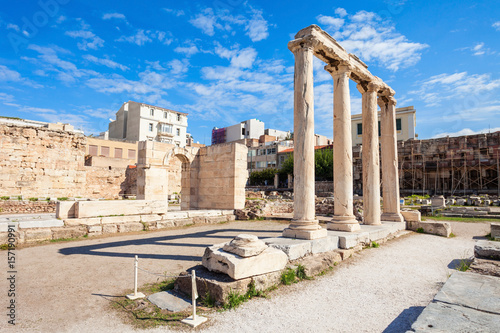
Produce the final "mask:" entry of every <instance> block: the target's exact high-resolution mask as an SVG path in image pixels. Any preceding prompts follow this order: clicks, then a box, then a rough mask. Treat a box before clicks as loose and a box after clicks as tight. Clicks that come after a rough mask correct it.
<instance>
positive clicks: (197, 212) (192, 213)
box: [187, 210, 222, 217]
mask: <svg viewBox="0 0 500 333" xmlns="http://www.w3.org/2000/svg"><path fill="white" fill-rule="evenodd" d="M187 213H188V217H197V216H203V217H207V216H220V215H222V211H221V210H191V211H189V212H187Z"/></svg>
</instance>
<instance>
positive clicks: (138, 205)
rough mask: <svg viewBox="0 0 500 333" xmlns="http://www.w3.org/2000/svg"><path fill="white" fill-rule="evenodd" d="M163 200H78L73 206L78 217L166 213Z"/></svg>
mask: <svg viewBox="0 0 500 333" xmlns="http://www.w3.org/2000/svg"><path fill="white" fill-rule="evenodd" d="M166 212H167V205H166V202H165V201H148V200H106V201H78V202H77V204H76V206H75V215H76V216H77V217H78V218H85V217H96V216H109V215H116V214H124V215H139V214H159V213H166Z"/></svg>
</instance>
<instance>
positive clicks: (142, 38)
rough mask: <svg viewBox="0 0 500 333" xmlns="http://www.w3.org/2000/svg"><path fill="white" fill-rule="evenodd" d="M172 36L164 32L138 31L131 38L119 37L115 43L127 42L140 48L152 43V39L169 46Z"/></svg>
mask: <svg viewBox="0 0 500 333" xmlns="http://www.w3.org/2000/svg"><path fill="white" fill-rule="evenodd" d="M171 36H172V34H171V33H170V32H165V31H158V30H157V31H151V30H143V29H139V30H137V31H136V33H135V34H134V35H131V36H121V37H120V38H118V39H117V40H116V41H118V42H129V43H132V44H136V45H139V46H142V45H144V44H146V43H150V42H152V41H153V40H154V39H156V40H158V41H160V42H161V43H163V44H166V45H170V43H172V40H173V39H172V38H171Z"/></svg>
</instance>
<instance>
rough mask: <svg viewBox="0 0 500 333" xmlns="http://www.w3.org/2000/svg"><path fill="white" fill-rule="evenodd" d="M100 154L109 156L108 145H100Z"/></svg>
mask: <svg viewBox="0 0 500 333" xmlns="http://www.w3.org/2000/svg"><path fill="white" fill-rule="evenodd" d="M101 155H102V156H105V157H109V147H105V146H102V147H101Z"/></svg>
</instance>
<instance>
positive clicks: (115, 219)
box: [101, 215, 141, 224]
mask: <svg viewBox="0 0 500 333" xmlns="http://www.w3.org/2000/svg"><path fill="white" fill-rule="evenodd" d="M140 221H141V216H140V215H128V216H105V217H102V218H101V222H102V224H107V223H113V224H117V223H129V222H140Z"/></svg>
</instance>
